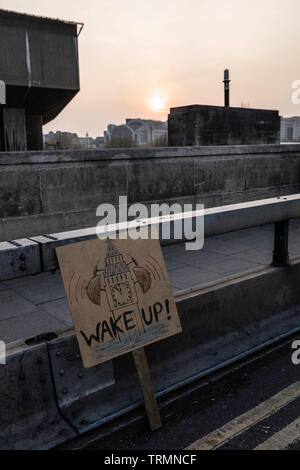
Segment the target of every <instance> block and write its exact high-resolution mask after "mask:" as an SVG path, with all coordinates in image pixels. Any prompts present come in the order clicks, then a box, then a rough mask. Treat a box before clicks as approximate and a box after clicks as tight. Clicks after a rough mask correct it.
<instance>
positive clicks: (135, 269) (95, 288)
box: [87, 240, 151, 332]
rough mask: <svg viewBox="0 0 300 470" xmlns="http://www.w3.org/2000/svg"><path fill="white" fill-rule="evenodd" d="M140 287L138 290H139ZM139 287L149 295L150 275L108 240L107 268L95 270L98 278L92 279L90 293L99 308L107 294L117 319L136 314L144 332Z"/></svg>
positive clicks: (137, 321) (89, 295) (88, 289)
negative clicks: (103, 295)
mask: <svg viewBox="0 0 300 470" xmlns="http://www.w3.org/2000/svg"><path fill="white" fill-rule="evenodd" d="M138 286H139V287H138ZM137 287H138V288H140V289H141V292H142V293H143V294H146V293H147V292H148V291H149V290H150V288H151V275H150V273H149V272H148V271H147V270H146V269H145V268H141V267H139V266H138V265H137V263H136V261H135V260H134V259H132V261H130V262H129V263H126V261H125V260H124V256H123V254H121V253H120V252H119V251H118V250H117V249H116V248H115V246H114V245H113V243H112V242H111V241H110V240H109V241H107V255H106V258H105V269H104V270H100V269H99V268H98V266H97V267H96V269H95V276H94V277H93V278H92V279H91V280H90V282H89V284H88V287H87V293H88V297H89V299H90V300H91V302H93V303H94V304H96V305H101V292H104V293H105V294H106V298H107V301H108V304H109V307H110V310H111V312H112V314H113V316H114V318H117V317H118V316H119V315H122V314H124V313H125V312H126V311H130V312H133V313H134V316H135V321H136V323H137V325H136V326H137V327H138V331H139V332H141V331H142V330H143V320H142V316H141V313H140V309H139V305H138V294H137Z"/></svg>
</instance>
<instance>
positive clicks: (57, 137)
mask: <svg viewBox="0 0 300 470" xmlns="http://www.w3.org/2000/svg"><path fill="white" fill-rule="evenodd" d="M103 146H104V137H96V138H95V139H93V138H92V137H89V134H88V133H86V135H85V137H78V135H77V134H74V133H72V132H61V131H57V132H55V133H54V132H49V133H48V134H46V135H45V136H44V147H45V150H67V149H70V150H72V149H73V150H81V149H82V150H91V149H101V148H102V147H103Z"/></svg>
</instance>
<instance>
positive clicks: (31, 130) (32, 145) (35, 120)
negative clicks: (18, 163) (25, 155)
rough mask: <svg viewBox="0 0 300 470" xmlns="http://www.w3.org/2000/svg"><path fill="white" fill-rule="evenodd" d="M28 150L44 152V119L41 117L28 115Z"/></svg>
mask: <svg viewBox="0 0 300 470" xmlns="http://www.w3.org/2000/svg"><path fill="white" fill-rule="evenodd" d="M26 131H27V150H43V148H44V142H43V118H42V116H41V115H39V114H37V115H26Z"/></svg>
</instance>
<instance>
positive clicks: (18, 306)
mask: <svg viewBox="0 0 300 470" xmlns="http://www.w3.org/2000/svg"><path fill="white" fill-rule="evenodd" d="M36 310H38V309H37V307H36V306H35V305H34V304H33V303H31V302H28V300H26V299H24V297H22V296H20V295H18V294H17V293H16V292H15V291H14V290H12V289H7V290H3V291H1V292H0V320H7V319H8V318H14V317H20V318H21V321H23V315H24V314H26V313H29V312H34V311H36Z"/></svg>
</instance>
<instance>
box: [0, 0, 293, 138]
mask: <svg viewBox="0 0 300 470" xmlns="http://www.w3.org/2000/svg"><path fill="white" fill-rule="evenodd" d="M0 7H1V8H5V9H9V10H16V11H20V12H25V13H33V14H37V15H43V16H50V17H54V18H61V19H65V20H72V21H78V22H83V23H85V27H84V29H83V31H82V33H81V35H80V37H79V52H80V75H81V91H80V93H79V94H78V96H77V97H76V98H75V99H74V100H73V101H72V103H71V104H70V105H69V106H68V107H67V108H66V109H65V110H64V111H63V112H62V113H61V115H60V116H59V117H58V118H57V119H56V120H55V121H52V122H51V123H50V124H48V125H47V126H45V131H48V130H58V129H60V130H68V131H72V132H77V133H79V134H80V135H83V134H85V132H89V133H90V135H93V136H96V135H103V130H104V129H105V128H106V127H107V124H109V123H116V124H119V123H122V122H123V121H124V120H125V118H126V117H141V118H151V119H167V115H168V110H169V108H170V107H172V106H180V105H188V104H211V105H223V84H222V75H223V70H224V68H226V67H228V68H229V69H230V72H231V79H232V84H231V90H232V91H231V104H232V106H240V105H241V102H242V101H243V102H244V103H245V104H248V103H250V105H251V107H255V108H268V109H279V111H280V113H281V114H282V115H285V116H290V115H300V104H299V105H295V104H293V103H292V101H291V94H292V90H291V84H292V82H293V81H294V80H297V79H298V80H300V1H299V0H285V1H283V0H185V1H183V0H129V1H127V0H126V1H125V0H51V1H41V0H0ZM157 93H158V94H161V95H162V96H163V97H165V98H166V108H165V110H164V111H163V112H154V111H153V110H152V109H151V108H150V106H149V103H148V100H149V98H151V96H153V95H155V94H157Z"/></svg>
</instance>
